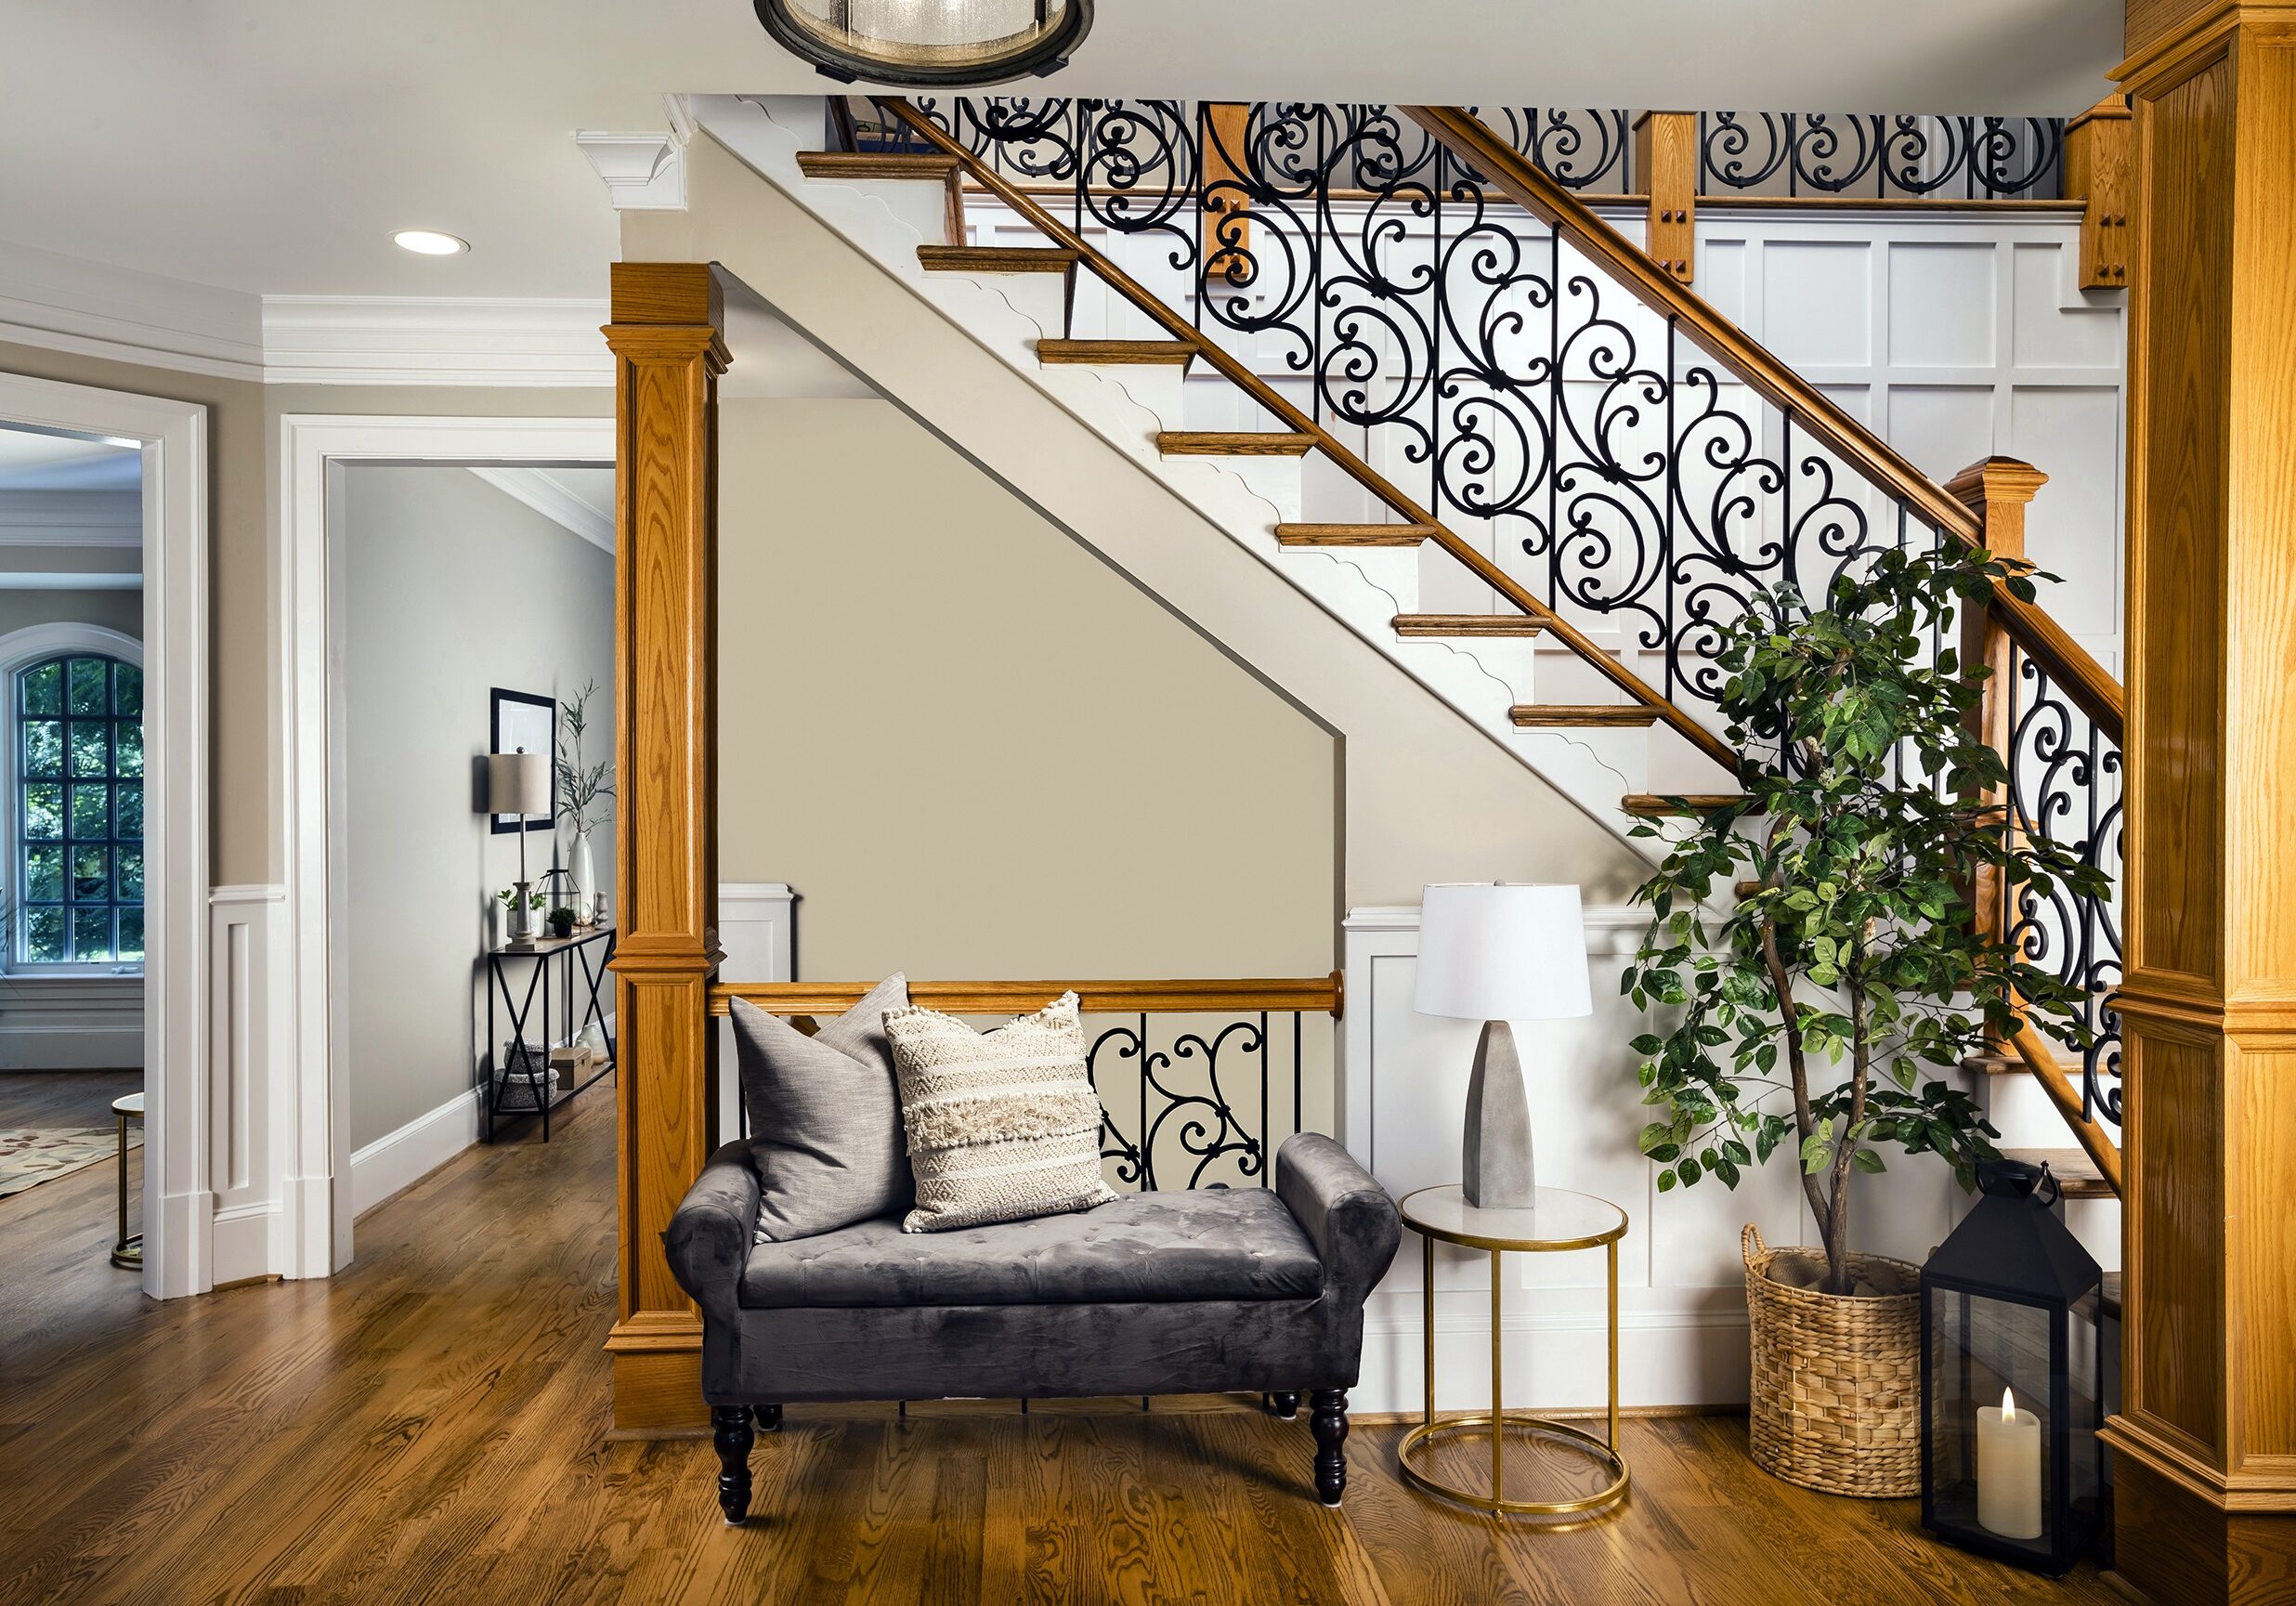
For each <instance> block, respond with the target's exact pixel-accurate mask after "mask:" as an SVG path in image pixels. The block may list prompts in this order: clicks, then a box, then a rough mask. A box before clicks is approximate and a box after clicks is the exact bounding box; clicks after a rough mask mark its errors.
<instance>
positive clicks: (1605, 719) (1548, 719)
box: [1507, 702, 1658, 730]
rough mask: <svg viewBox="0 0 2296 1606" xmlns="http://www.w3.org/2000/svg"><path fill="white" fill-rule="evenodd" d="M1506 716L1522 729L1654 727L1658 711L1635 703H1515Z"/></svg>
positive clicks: (1645, 704)
mask: <svg viewBox="0 0 2296 1606" xmlns="http://www.w3.org/2000/svg"><path fill="white" fill-rule="evenodd" d="M1507 717H1508V718H1509V719H1512V720H1513V721H1514V722H1515V724H1516V725H1517V726H1518V727H1519V728H1521V729H1525V730H1529V729H1535V728H1538V727H1541V726H1552V727H1555V728H1575V727H1585V728H1589V729H1594V728H1602V729H1615V728H1621V727H1626V726H1634V725H1656V724H1657V723H1658V710H1656V709H1654V708H1652V707H1650V705H1649V704H1648V703H1639V702H1624V703H1609V702H1605V703H1559V702H1547V703H1540V702H1519V703H1517V704H1516V705H1515V706H1514V707H1513V708H1511V709H1509V710H1508V711H1507Z"/></svg>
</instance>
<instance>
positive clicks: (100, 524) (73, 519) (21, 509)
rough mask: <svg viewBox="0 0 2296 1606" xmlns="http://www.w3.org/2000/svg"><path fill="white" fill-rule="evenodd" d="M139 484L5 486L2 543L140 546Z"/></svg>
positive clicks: (0, 502) (0, 509)
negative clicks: (113, 486) (52, 487)
mask: <svg viewBox="0 0 2296 1606" xmlns="http://www.w3.org/2000/svg"><path fill="white" fill-rule="evenodd" d="M142 544H143V492H141V491H140V490H0V546H141V545H142Z"/></svg>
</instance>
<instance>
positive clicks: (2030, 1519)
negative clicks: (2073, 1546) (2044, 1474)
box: [1977, 1389, 2041, 1539]
mask: <svg viewBox="0 0 2296 1606" xmlns="http://www.w3.org/2000/svg"><path fill="white" fill-rule="evenodd" d="M1977 1523H1978V1525H1979V1526H1980V1527H1983V1528H1985V1529H1987V1530H1989V1531H1990V1532H1992V1533H1995V1534H2000V1535H2001V1536H2002V1538H2004V1539H2038V1538H2040V1537H2041V1418H2040V1417H2038V1416H2036V1415H2034V1414H2033V1413H2032V1412H2030V1411H2020V1410H2018V1409H2017V1402H2016V1396H2015V1395H2013V1394H2011V1393H2010V1392H2009V1391H2008V1390H2006V1389H2003V1390H2002V1391H2001V1407H2000V1409H1998V1410H1996V1409H1995V1408H1994V1407H1992V1406H1990V1405H1980V1406H1978V1407H1977Z"/></svg>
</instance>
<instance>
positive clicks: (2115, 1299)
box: [2103, 1272, 2120, 1316]
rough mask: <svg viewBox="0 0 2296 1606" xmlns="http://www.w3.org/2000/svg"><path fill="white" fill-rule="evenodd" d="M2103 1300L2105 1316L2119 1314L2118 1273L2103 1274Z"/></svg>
mask: <svg viewBox="0 0 2296 1606" xmlns="http://www.w3.org/2000/svg"><path fill="white" fill-rule="evenodd" d="M2103 1299H2104V1302H2105V1311H2106V1313H2107V1315H2112V1316H2118V1315H2120V1273H2119V1272H2107V1273H2105V1286H2104V1292H2103Z"/></svg>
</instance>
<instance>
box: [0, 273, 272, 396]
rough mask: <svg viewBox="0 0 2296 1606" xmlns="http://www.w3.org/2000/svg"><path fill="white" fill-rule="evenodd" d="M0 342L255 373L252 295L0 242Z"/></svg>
mask: <svg viewBox="0 0 2296 1606" xmlns="http://www.w3.org/2000/svg"><path fill="white" fill-rule="evenodd" d="M0 340H12V341H17V342H20V343H21V344H23V345H25V346H41V347H43V348H45V349H46V350H50V351H68V352H72V353H73V354H75V355H77V356H81V357H100V358H109V359H112V360H114V361H118V362H135V363H142V364H145V365H147V366H150V367H155V368H169V369H175V370H177V371H179V372H187V373H205V374H211V375H214V376H215V377H217V378H221V379H260V378H262V377H263V320H262V309H261V303H260V301H259V300H258V298H257V297H255V296H253V295H247V294H241V293H240V292H238V291H231V290H218V289H216V288H215V286H213V285H207V284H194V283H192V282H191V281H189V280H183V279H169V278H166V277H165V276H163V275H161V274H157V273H138V272H137V271H135V270H133V269H131V268H110V267H106V266H105V265H104V264H102V263H99V262H85V261H82V260H81V259H80V258H78V257H73V256H61V255H57V254H56V253H55V252H52V251H40V250H37V249H35V248H33V247H32V246H29V245H10V244H6V243H0Z"/></svg>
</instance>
